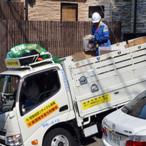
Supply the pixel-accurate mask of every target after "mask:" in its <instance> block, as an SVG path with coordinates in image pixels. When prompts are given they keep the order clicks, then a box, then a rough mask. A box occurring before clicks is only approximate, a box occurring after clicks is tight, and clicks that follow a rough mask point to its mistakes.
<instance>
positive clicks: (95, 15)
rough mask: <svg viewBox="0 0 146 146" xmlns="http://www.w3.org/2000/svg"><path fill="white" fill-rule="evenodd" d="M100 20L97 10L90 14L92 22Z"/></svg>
mask: <svg viewBox="0 0 146 146" xmlns="http://www.w3.org/2000/svg"><path fill="white" fill-rule="evenodd" d="M100 20H101V16H100V14H99V13H97V12H94V13H93V14H92V22H93V23H98V22H99V21H100Z"/></svg>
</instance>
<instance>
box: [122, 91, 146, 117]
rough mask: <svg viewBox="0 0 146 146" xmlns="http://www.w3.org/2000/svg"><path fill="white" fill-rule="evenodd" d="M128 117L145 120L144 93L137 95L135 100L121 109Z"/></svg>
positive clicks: (145, 95) (145, 102)
mask: <svg viewBox="0 0 146 146" xmlns="http://www.w3.org/2000/svg"><path fill="white" fill-rule="evenodd" d="M122 111H123V112H124V113H127V114H128V115H131V116H134V117H137V118H141V119H146V91H144V92H142V93H141V94H139V95H138V96H137V97H136V98H135V99H133V100H132V101H131V102H129V103H128V104H127V105H125V106H124V107H123V108H122Z"/></svg>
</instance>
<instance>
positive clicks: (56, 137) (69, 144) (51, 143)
mask: <svg viewBox="0 0 146 146" xmlns="http://www.w3.org/2000/svg"><path fill="white" fill-rule="evenodd" d="M43 146H78V144H77V142H76V141H75V139H74V137H73V136H72V135H71V134H70V133H69V132H68V131H67V130H65V129H63V128H56V129H53V130H51V131H50V132H49V133H47V135H46V137H45V139H44V144H43Z"/></svg>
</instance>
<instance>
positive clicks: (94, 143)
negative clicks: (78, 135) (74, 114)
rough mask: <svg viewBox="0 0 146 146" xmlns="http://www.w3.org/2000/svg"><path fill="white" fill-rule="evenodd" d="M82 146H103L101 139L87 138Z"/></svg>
mask: <svg viewBox="0 0 146 146" xmlns="http://www.w3.org/2000/svg"><path fill="white" fill-rule="evenodd" d="M84 146H103V144H102V141H101V139H99V138H96V137H94V138H88V139H86V140H85V141H84Z"/></svg>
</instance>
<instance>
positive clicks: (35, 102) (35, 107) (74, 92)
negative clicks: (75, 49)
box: [0, 43, 146, 146]
mask: <svg viewBox="0 0 146 146" xmlns="http://www.w3.org/2000/svg"><path fill="white" fill-rule="evenodd" d="M35 57H36V56H35V55H34V56H33V55H32V56H28V58H27V57H26V58H27V61H28V60H35V59H34V58H35ZM26 58H25V57H24V58H18V59H8V60H6V64H7V67H8V70H7V71H4V72H2V73H0V146H3V145H4V146H33V145H36V146H77V145H80V139H81V138H82V137H89V136H92V135H94V134H97V133H99V132H100V123H101V120H102V118H103V117H104V116H105V115H106V114H107V112H109V111H111V110H113V109H116V108H118V107H121V106H122V105H124V104H125V103H127V102H128V101H129V100H131V99H132V98H133V97H135V96H136V95H138V94H139V93H140V92H142V91H143V90H145V88H146V74H145V72H146V63H145V61H146V43H144V44H141V45H136V46H134V47H129V48H127V49H122V50H119V51H114V52H111V53H107V54H105V55H101V56H99V57H92V58H88V59H84V60H80V61H74V58H73V56H68V57H65V58H63V61H62V63H61V64H58V63H54V62H53V60H52V58H51V55H50V58H49V59H46V60H42V61H39V62H33V63H28V64H27V65H26V64H25V65H24V64H23V63H24V62H23V59H26ZM25 63H26V62H25Z"/></svg>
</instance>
